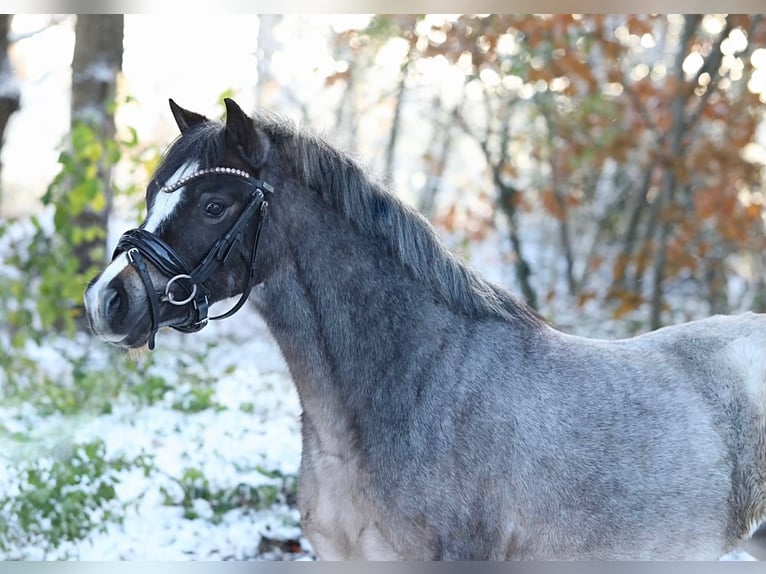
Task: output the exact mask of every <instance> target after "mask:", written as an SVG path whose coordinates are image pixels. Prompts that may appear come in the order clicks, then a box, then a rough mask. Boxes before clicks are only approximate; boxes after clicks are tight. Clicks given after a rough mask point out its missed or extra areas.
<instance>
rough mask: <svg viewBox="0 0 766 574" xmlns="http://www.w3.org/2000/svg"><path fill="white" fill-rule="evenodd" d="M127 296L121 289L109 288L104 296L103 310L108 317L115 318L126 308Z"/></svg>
mask: <svg viewBox="0 0 766 574" xmlns="http://www.w3.org/2000/svg"><path fill="white" fill-rule="evenodd" d="M124 301H125V294H124V292H122V290H121V289H115V288H113V287H107V288H106V289H105V290H104V294H103V296H102V305H103V307H102V309H103V310H104V315H105V316H106V317H112V318H115V317H117V316H118V315H119V314H120V310H121V309H122V308H123V307H124Z"/></svg>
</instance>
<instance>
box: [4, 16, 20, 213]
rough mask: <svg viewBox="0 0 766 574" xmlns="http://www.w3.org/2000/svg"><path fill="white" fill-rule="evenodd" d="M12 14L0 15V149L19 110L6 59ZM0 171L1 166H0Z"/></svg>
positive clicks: (15, 84)
mask: <svg viewBox="0 0 766 574" xmlns="http://www.w3.org/2000/svg"><path fill="white" fill-rule="evenodd" d="M12 20H13V15H12V14H0V149H1V148H2V145H3V143H4V136H5V128H6V126H7V125H8V120H9V119H10V117H11V115H12V114H13V113H14V112H15V111H16V110H18V109H19V102H20V98H21V94H20V91H19V85H18V83H17V81H16V77H15V75H14V73H13V69H12V68H11V62H10V60H9V59H8V45H9V39H8V34H9V32H10V30H11V22H12ZM0 170H2V166H1V165H0ZM2 207H3V189H2V186H1V185H0V215H1V214H2Z"/></svg>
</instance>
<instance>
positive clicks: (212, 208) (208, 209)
mask: <svg viewBox="0 0 766 574" xmlns="http://www.w3.org/2000/svg"><path fill="white" fill-rule="evenodd" d="M225 209H226V208H225V207H224V205H223V203H221V202H219V201H211V202H209V203H208V204H207V205H206V206H205V213H206V214H207V215H209V216H210V217H218V216H219V215H221V214H222V213H223V212H224V210H225Z"/></svg>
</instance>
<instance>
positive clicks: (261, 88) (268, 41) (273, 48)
mask: <svg viewBox="0 0 766 574" xmlns="http://www.w3.org/2000/svg"><path fill="white" fill-rule="evenodd" d="M280 22H282V15H281V14H259V15H258V51H257V53H256V57H257V59H258V62H257V67H258V84H257V85H256V87H255V105H256V107H258V108H265V107H268V106H270V105H271V103H272V95H273V94H272V91H271V90H270V88H271V87H272V83H273V82H274V75H273V74H272V73H271V61H272V57H273V55H274V53H275V52H277V50H279V48H280V43H279V41H278V40H277V38H276V36H275V34H274V30H275V29H276V28H277V26H278V25H279V24H280Z"/></svg>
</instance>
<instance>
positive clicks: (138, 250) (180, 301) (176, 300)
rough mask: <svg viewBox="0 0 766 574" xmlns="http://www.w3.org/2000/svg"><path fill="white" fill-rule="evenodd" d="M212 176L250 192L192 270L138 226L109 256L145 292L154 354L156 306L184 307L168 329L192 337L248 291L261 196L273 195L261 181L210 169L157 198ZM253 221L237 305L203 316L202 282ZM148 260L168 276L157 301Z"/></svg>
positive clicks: (261, 218)
mask: <svg viewBox="0 0 766 574" xmlns="http://www.w3.org/2000/svg"><path fill="white" fill-rule="evenodd" d="M211 175H225V176H230V177H238V178H240V179H242V180H244V181H245V182H247V184H248V185H249V186H250V187H251V192H250V197H249V199H248V201H247V204H246V205H245V207H244V209H243V210H242V213H240V215H239V217H238V218H237V221H235V222H234V224H233V225H232V226H231V227H230V228H229V230H228V231H227V232H226V233H224V234H223V235H222V236H221V237H219V238H218V239H217V240H216V242H215V243H214V244H213V246H212V247H211V248H210V250H209V251H208V252H207V254H206V255H205V256H204V257H203V258H202V261H200V263H199V264H198V265H197V266H196V267H193V268H192V267H191V265H188V264H187V263H186V262H185V261H184V260H183V258H182V257H181V256H180V255H179V254H178V252H177V251H176V250H175V249H173V248H172V247H171V246H170V245H168V244H167V243H165V242H164V241H163V240H162V239H160V238H159V237H157V236H156V235H154V234H153V233H151V232H149V231H146V229H143V228H141V227H139V228H136V229H131V230H130V231H126V232H125V233H124V234H123V235H122V237H120V239H119V241H118V242H117V247H116V249H115V250H114V255H112V260H114V258H116V257H117V256H118V255H120V254H121V253H125V254H126V256H127V258H128V263H130V265H132V266H133V267H134V268H135V269H136V271H137V272H138V275H139V277H141V281H142V282H143V284H144V288H145V289H146V294H147V298H148V300H149V307H150V309H151V317H152V329H151V332H150V334H149V340H148V343H147V344H148V346H149V349H154V337H155V335H156V334H157V331H158V330H159V328H160V302H163V303H168V304H170V305H175V306H178V307H184V306H188V307H189V311H190V312H189V314H188V316H187V317H186V319H185V320H184V321H183V322H181V323H177V324H174V325H170V327H172V328H173V329H175V330H176V331H181V332H182V333H194V332H195V331H199V330H200V329H202V328H203V327H204V326H205V325H207V323H208V321H209V320H216V319H225V318H226V317H231V316H232V315H233V314H234V313H236V312H237V311H239V310H240V308H242V305H244V304H245V301H246V300H247V297H248V296H249V295H250V291H251V289H252V288H253V285H254V280H255V258H256V254H257V252H258V240H259V238H260V235H261V229H262V228H263V225H264V223H265V221H266V210H267V208H268V205H269V204H268V202H267V201H266V195H267V194H271V193H273V192H274V188H273V187H272V186H271V185H269V184H268V183H266V182H265V181H263V180H260V179H255V178H254V177H253V176H251V175H250V174H249V173H247V172H246V171H242V170H240V169H236V168H232V167H213V168H209V169H201V170H199V171H195V172H194V173H192V174H191V175H188V176H186V177H184V178H183V179H181V180H179V181H177V182H176V183H174V184H172V185H170V186H165V187H163V188H161V189H160V191H159V193H172V192H174V191H176V190H178V189H180V188H181V187H183V186H184V185H186V184H187V183H189V182H190V181H192V180H195V179H198V178H201V177H205V176H211ZM253 217H255V222H254V223H255V234H254V236H253V244H252V248H251V251H250V271H249V274H248V277H247V281H246V283H245V287H244V289H243V290H242V295H241V296H240V298H239V301H237V304H236V305H234V307H232V308H231V309H229V310H228V311H227V312H226V313H223V314H221V315H217V316H215V317H208V316H207V311H208V300H209V296H210V291H209V289H208V288H207V286H206V285H205V281H207V280H208V279H209V278H210V276H211V275H212V274H213V273H214V272H215V271H216V270H217V269H218V268H219V267H223V266H224V265H225V264H226V263H227V262H228V260H229V256H230V255H231V254H232V252H233V251H234V246H235V245H236V244H237V243H238V242H240V241H241V239H242V236H243V233H244V230H245V228H246V227H247V226H248V225H250V224H251V223H252V220H253ZM147 260H148V261H150V262H151V263H152V264H153V265H154V266H155V267H156V268H157V269H158V270H159V271H160V272H161V273H162V274H164V275H166V276H167V277H169V280H168V282H167V284H166V285H165V292H164V293H163V294H160V295H159V296H158V293H157V291H155V288H154V283H153V282H152V279H151V277H150V275H149V270H148V268H147V266H146V261H147ZM179 292H180V293H179Z"/></svg>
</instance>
